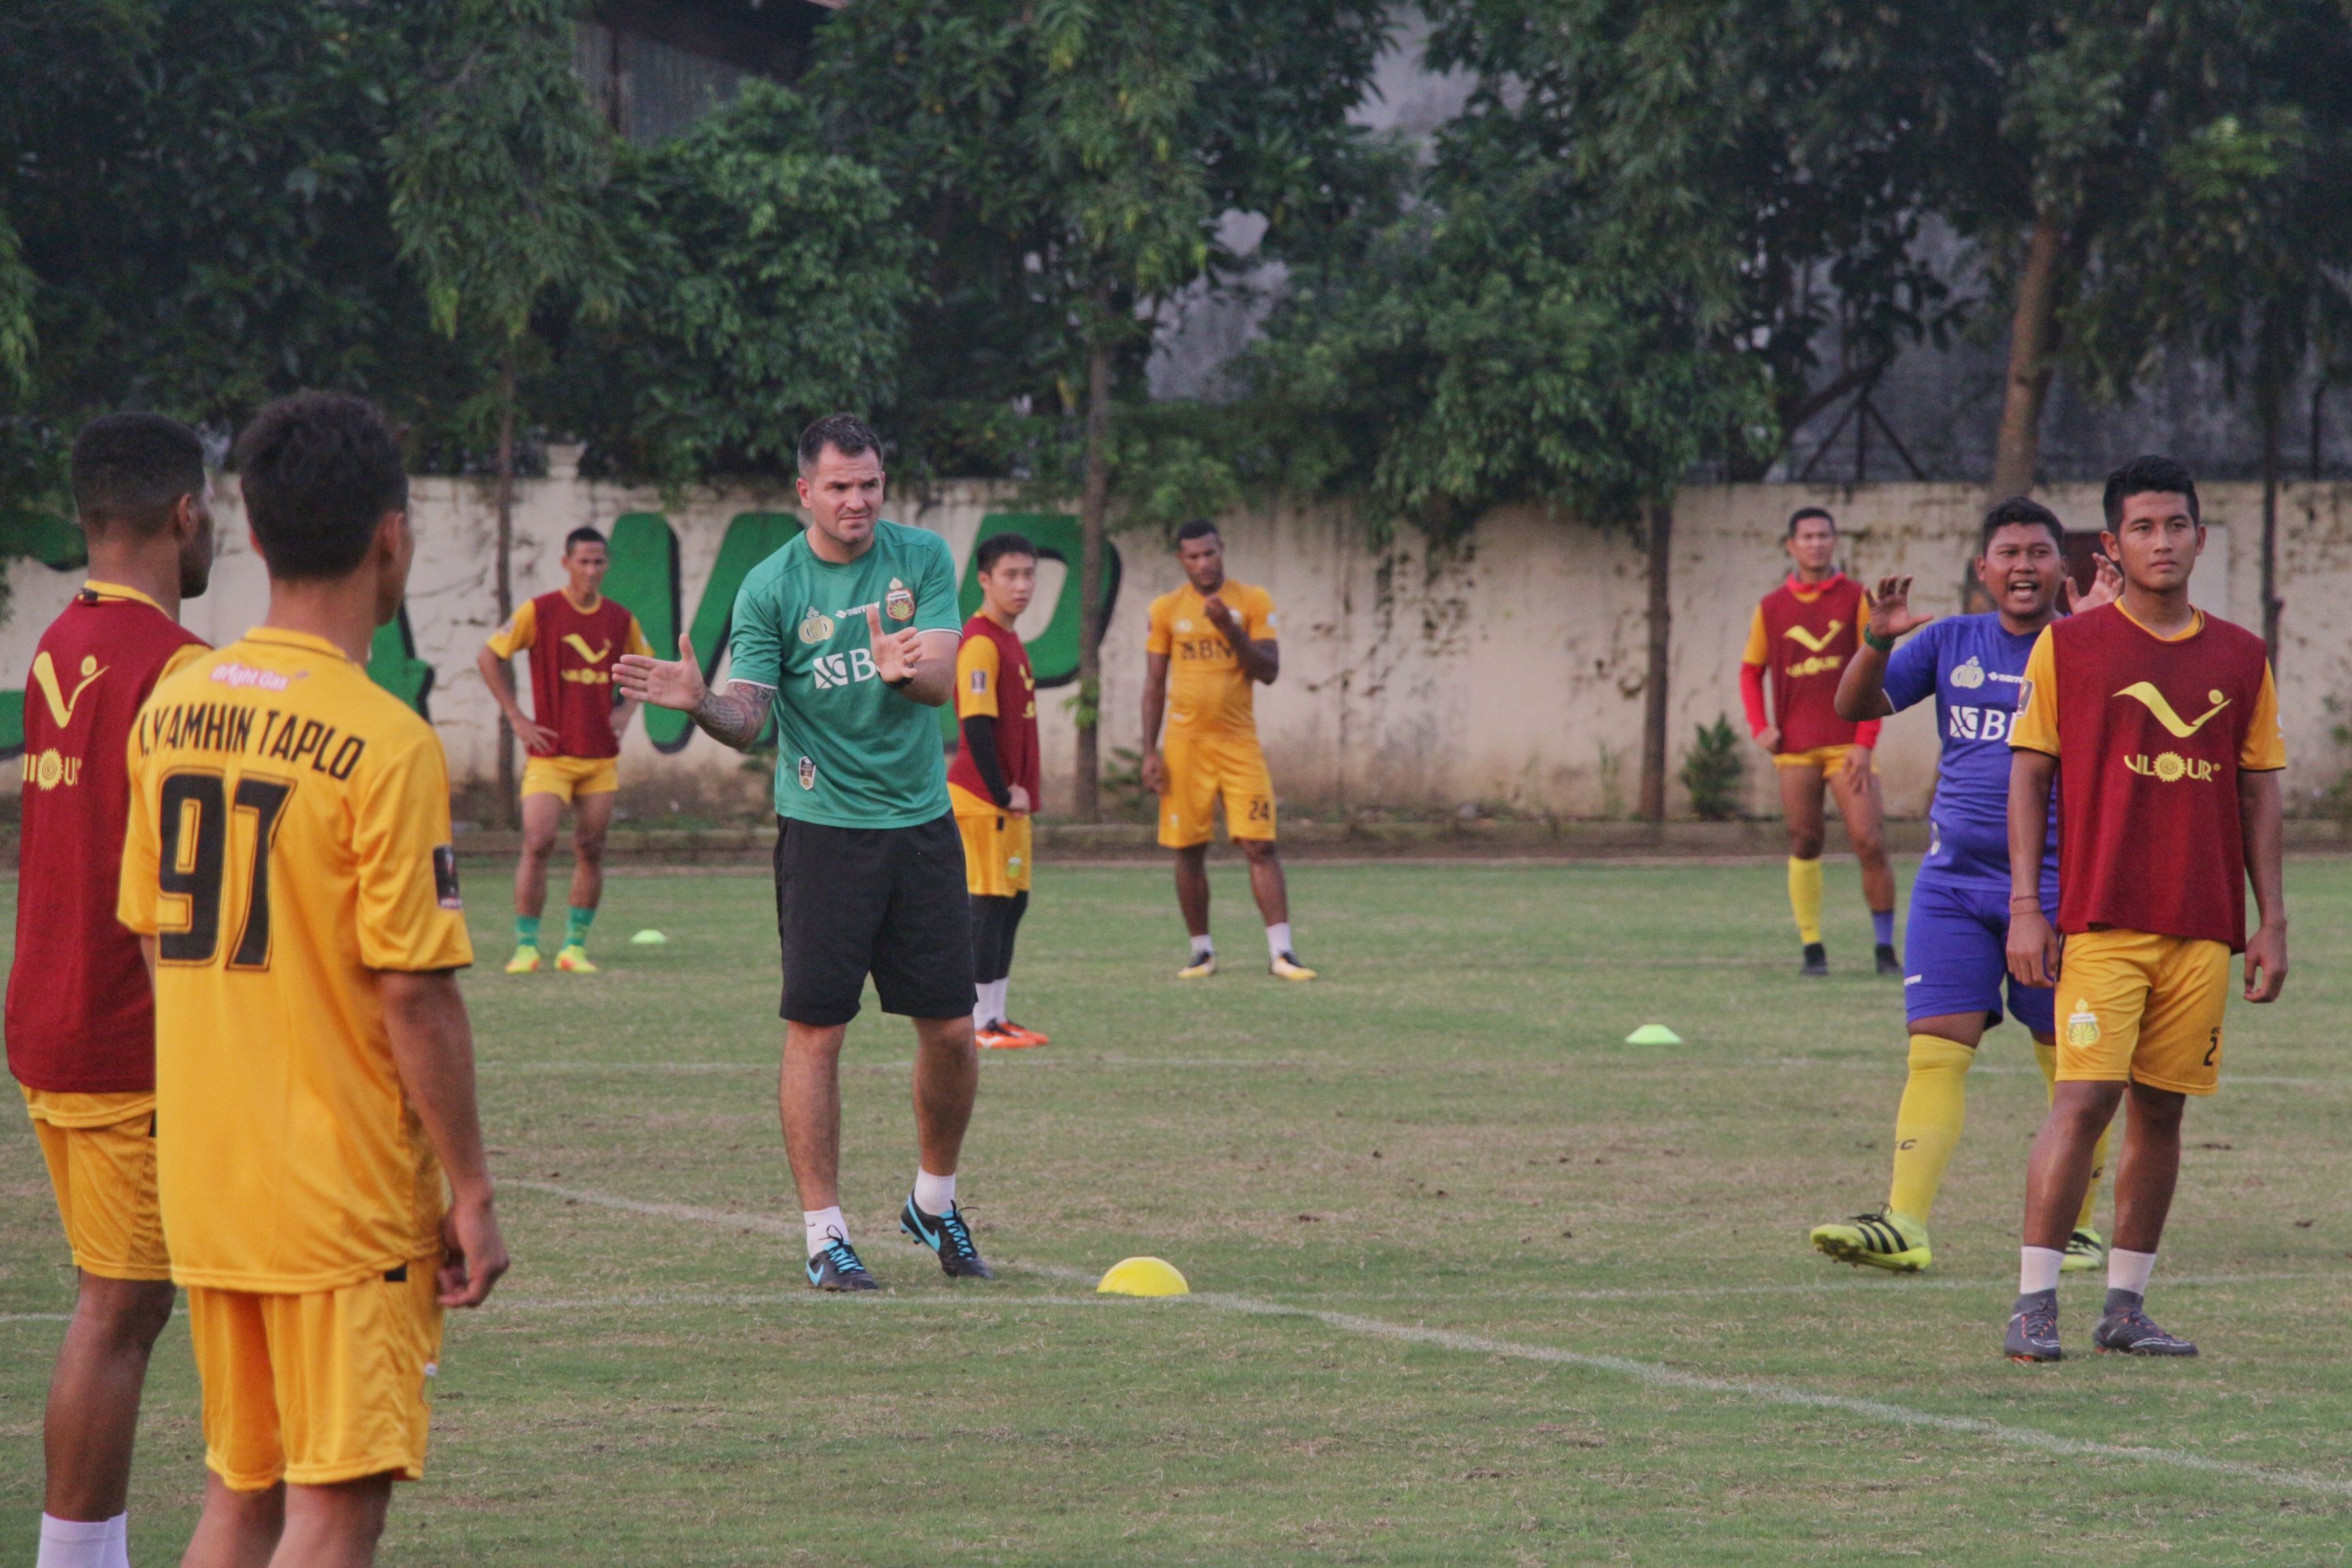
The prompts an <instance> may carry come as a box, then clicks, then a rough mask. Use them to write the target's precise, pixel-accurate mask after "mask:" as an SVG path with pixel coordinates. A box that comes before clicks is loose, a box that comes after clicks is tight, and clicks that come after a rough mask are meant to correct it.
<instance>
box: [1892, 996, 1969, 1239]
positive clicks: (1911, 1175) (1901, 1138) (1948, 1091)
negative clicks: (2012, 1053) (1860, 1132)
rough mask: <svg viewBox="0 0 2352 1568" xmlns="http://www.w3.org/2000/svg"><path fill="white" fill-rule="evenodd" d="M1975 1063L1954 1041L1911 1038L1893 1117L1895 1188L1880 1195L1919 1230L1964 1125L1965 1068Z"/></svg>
mask: <svg viewBox="0 0 2352 1568" xmlns="http://www.w3.org/2000/svg"><path fill="white" fill-rule="evenodd" d="M1976 1059H1977V1054H1976V1052H1974V1051H1972V1050H1970V1049H1969V1047H1966V1046H1964V1045H1961V1044H1959V1043H1958V1041H1956V1040H1947V1039H1942V1038H1939V1037H1937V1036H1934V1035H1914V1036H1912V1037H1911V1077H1910V1079H1909V1081H1908V1082H1906V1083H1905V1084H1904V1086H1903V1103H1902V1105H1901V1107H1900V1108H1899V1109H1897V1110H1896V1111H1895V1184H1894V1186H1893V1187H1892V1188H1891V1189H1889V1190H1888V1192H1887V1194H1886V1206H1887V1208H1888V1209H1889V1210H1890V1211H1891V1212H1893V1213H1895V1214H1898V1215H1902V1216H1903V1217H1904V1218H1905V1219H1908V1220H1916V1221H1917V1222H1919V1223H1920V1224H1921V1225H1925V1224H1927V1211H1928V1210H1929V1209H1931V1208H1933V1207H1935V1206H1936V1192H1937V1188H1939V1187H1941V1186H1942V1185H1943V1184H1944V1170H1945V1167H1946V1166H1948V1165H1949V1164H1950V1163H1952V1151H1953V1150H1954V1149H1957V1148H1958V1147H1959V1142H1960V1127H1961V1124H1962V1123H1963V1122H1965V1121H1967V1120H1968V1111H1969V1067H1970V1066H1972V1065H1973V1064H1974V1063H1975V1061H1976Z"/></svg>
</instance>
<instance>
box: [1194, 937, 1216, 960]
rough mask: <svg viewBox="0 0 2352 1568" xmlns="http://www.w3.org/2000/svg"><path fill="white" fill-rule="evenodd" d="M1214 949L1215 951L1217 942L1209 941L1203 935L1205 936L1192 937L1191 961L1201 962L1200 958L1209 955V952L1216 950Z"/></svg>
mask: <svg viewBox="0 0 2352 1568" xmlns="http://www.w3.org/2000/svg"><path fill="white" fill-rule="evenodd" d="M1216 951H1217V944H1216V943H1215V942H1211V941H1210V940H1209V939H1208V938H1207V937H1205V936H1196V937H1194V938H1193V939H1192V962H1193V963H1200V962H1201V960H1202V959H1204V958H1206V957H1208V956H1209V954H1211V953H1213V952H1216Z"/></svg>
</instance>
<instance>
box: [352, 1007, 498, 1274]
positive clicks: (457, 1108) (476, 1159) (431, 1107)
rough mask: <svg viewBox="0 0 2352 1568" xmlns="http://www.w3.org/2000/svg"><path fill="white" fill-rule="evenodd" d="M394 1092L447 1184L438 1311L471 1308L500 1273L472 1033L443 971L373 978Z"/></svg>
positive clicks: (442, 1230)
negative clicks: (394, 1074) (403, 1099)
mask: <svg viewBox="0 0 2352 1568" xmlns="http://www.w3.org/2000/svg"><path fill="white" fill-rule="evenodd" d="M376 983H377V985H378V987H379V988H380V994H381V995H382V997H383V1023H384V1030H385V1032H386V1033H387V1034H388V1035H390V1036H391V1037H392V1058H393V1063H394V1067H396V1068H398V1070H399V1073H400V1086H401V1089H403V1090H404V1092H405V1094H406V1095H407V1098H408V1103H409V1106H410V1107H411V1108H412V1109H413V1110H415V1112H416V1120H417V1121H418V1122H419V1123H420V1124H422V1126H423V1127H424V1129H425V1140H426V1141H427V1142H430V1143H431V1144H432V1145H433V1152H434V1154H435V1156H436V1157H437V1158H438V1159H439V1160H440V1162H441V1169H442V1170H443V1171H444V1172H446V1173H447V1175H448V1178H449V1192H450V1205H449V1212H448V1213H447V1214H446V1215H444V1216H443V1218H442V1221H441V1246H442V1257H441V1269H440V1276H441V1304H442V1305H443V1306H445V1307H478V1306H480V1305H481V1304H482V1302H483V1301H484V1300H487V1299H488V1296H489V1293H490V1288H491V1287H492V1286H493V1285H496V1284H497V1283H498V1280H499V1275H501V1274H504V1273H505V1272H506V1271H507V1261H508V1260H507V1244H506V1241H505V1239H504V1238H503V1237H500V1236H499V1217H498V1213H497V1210H496V1208H495V1207H494V1206H493V1204H492V1194H491V1192H490V1168H489V1161H488V1157H487V1156H486V1155H485V1154H484V1152H483V1150H482V1122H481V1116H480V1113H479V1111H478V1110H477V1109H476V1106H475V1100H474V1027H473V1025H472V1023H471V1022H470V1021H469V1020H468V1019H467V1016H466V1004H465V1000H464V998H462V997H460V996H459V995H458V994H457V975H456V974H455V973H452V972H450V971H448V970H436V971H433V972H431V973H422V974H413V973H404V972H402V971H398V970H381V971H379V972H377V975H376Z"/></svg>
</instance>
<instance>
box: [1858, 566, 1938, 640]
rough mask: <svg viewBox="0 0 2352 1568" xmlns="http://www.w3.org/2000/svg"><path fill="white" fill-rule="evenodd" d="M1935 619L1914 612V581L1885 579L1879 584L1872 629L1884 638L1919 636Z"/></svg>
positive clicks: (1872, 606)
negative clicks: (1918, 633) (1921, 630)
mask: <svg viewBox="0 0 2352 1568" xmlns="http://www.w3.org/2000/svg"><path fill="white" fill-rule="evenodd" d="M1935 618H1936V617H1935V616H1922V615H1918V614H1916V613H1915V612H1914V611H1913V610H1912V608H1911V579H1910V578H1908V577H1905V576H1885V577H1881V578H1880V579H1879V580H1878V592H1877V593H1875V594H1873V595H1871V596H1870V629H1871V630H1872V631H1874V632H1876V633H1877V634H1878V635H1879V636H1880V637H1902V636H1904V635H1906V633H1910V632H1916V631H1917V630H1918V629H1919V628H1920V627H1921V626H1926V625H1927V623H1928V622H1929V621H1932V620H1934V619H1935Z"/></svg>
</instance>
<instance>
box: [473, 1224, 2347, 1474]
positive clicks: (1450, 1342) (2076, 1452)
mask: <svg viewBox="0 0 2352 1568" xmlns="http://www.w3.org/2000/svg"><path fill="white" fill-rule="evenodd" d="M509 1184H510V1185H515V1186H522V1187H528V1188H530V1190H532V1191H534V1192H544V1193H551V1194H558V1195H561V1196H563V1197H568V1198H573V1199H576V1200H578V1201H579V1202H581V1203H585V1204H593V1205H598V1206H600V1207H604V1208H611V1209H618V1210H621V1211H623V1212H625V1213H628V1214H641V1215H651V1216H654V1217H656V1218H662V1219H678V1220H687V1221H690V1222H693V1223H696V1224H702V1225H718V1226H732V1227H734V1228H736V1229H748V1230H761V1231H767V1232H770V1233H773V1234H788V1235H793V1236H797V1235H799V1234H800V1227H799V1226H795V1225H792V1224H790V1223H788V1222H786V1221H783V1220H780V1219H777V1218H776V1217H774V1216H773V1215H738V1214H730V1213H728V1212H726V1211H725V1210H721V1209H706V1208H697V1207H694V1206H692V1205H687V1204H662V1203H646V1202H643V1201H641V1200H639V1199H636V1198H625V1197H621V1196H619V1195H617V1194H611V1193H599V1192H592V1191H589V1190H587V1189H584V1188H579V1187H560V1186H556V1185H554V1184H551V1183H547V1182H511V1183H509ZM1018 1267H1020V1268H1022V1269H1023V1270H1024V1272H1027V1273H1032V1274H1037V1275H1042V1276H1044V1277H1045V1278H1047V1279H1062V1280H1067V1281H1070V1282H1072V1283H1085V1282H1090V1281H1092V1279H1094V1278H1095V1277H1094V1276H1093V1275H1091V1274H1089V1273H1087V1272H1086V1271H1085V1270H1084V1269H1079V1268H1069V1267H1067V1266H1066V1265H1062V1264H1041V1263H1029V1264H1022V1265H1019V1266H1018ZM1182 1300H1184V1301H1187V1302H1191V1303H1195V1304H1198V1305H1201V1306H1206V1307H1211V1308H1215V1309H1217V1310H1223V1311H1228V1312H1241V1313H1245V1314H1247V1315H1249V1316H1252V1317H1265V1318H1306V1319H1309V1320H1311V1321H1315V1322H1318V1323H1321V1324H1323V1325H1324V1326H1326V1327H1327V1328H1333V1329H1337V1330H1339V1331H1341V1332H1343V1333H1350V1334H1361V1335H1365V1336H1367V1337H1369V1338H1372V1339H1381V1340H1389V1341H1392V1342H1399V1343H1405V1344H1425V1345H1433V1346H1435V1347H1436V1348H1438V1349H1440V1350H1450V1351H1460V1352H1465V1353H1467V1354H1472V1355H1487V1356H1500V1357H1504V1358H1507V1359H1509V1360H1513V1361H1527V1362H1535V1363H1542V1364H1545V1365H1551V1366H1576V1367H1583V1368H1586V1369H1588V1370H1591V1371H1593V1372H1605V1373H1614V1374H1615V1375H1617V1376H1620V1377H1627V1378H1631V1379H1633V1381H1635V1382H1637V1383H1643V1384H1649V1385H1650V1386H1652V1387H1654V1388H1675V1389H1685V1390H1688V1391H1690V1392H1692V1393H1696V1394H1726V1395H1730V1396H1732V1397H1736V1398H1740V1399H1748V1400H1754V1401H1757V1402H1759V1403H1762V1404H1766V1405H1788V1406H1794V1407H1797V1408H1801V1409H1810V1410H1834V1411H1837V1412H1840V1413H1842V1414H1843V1415H1853V1416H1858V1417H1860V1418H1861V1419H1863V1420H1865V1421H1870V1422H1874V1423H1876V1424H1878V1425H1881V1426H1904V1427H1911V1428H1915V1429H1920V1430H1926V1431H1933V1432H1949V1433H1953V1434H1956V1435H1958V1436H1968V1437H1980V1438H1983V1439H1985V1440H1986V1441H1988V1442H1991V1443H1994V1444H1996V1445H1999V1446H2000V1447H2010V1448H2028V1449H2033V1450H2036V1451H2039V1452H2042V1453H2046V1454H2058V1455H2064V1456H2068V1457H2078V1456H2079V1457H2084V1458H2107V1459H2126V1460H2131V1461H2133V1462H2136V1463H2139V1464H2146V1465H2155V1466H2159V1467H2162V1468H2170V1469H2176V1470H2189V1471H2194V1472H2196V1473H2198V1474H2200V1475H2211V1476H2226V1477H2229V1478H2231V1479H2237V1480H2250V1481H2259V1482H2262V1483H2263V1484H2264V1485H2266V1486H2279V1487H2287V1488H2291V1489H2294V1490H2297V1491H2306V1492H2317V1493H2321V1494H2323V1495H2326V1496H2328V1497H2345V1498H2352V1480H2344V1479H2338V1478H2336V1477H2333V1476H2323V1475H2316V1474H2313V1473H2311V1472H2309V1471H2305V1470H2284V1469H2273V1468H2271V1467H2269V1466H2266V1465H2254V1464H2248V1463H2246V1462H2244V1461H2243V1460H2238V1459H2216V1458H2210V1457H2209V1456H2207V1455H2204V1454H2198V1453H2192V1452H2189V1450H2186V1449H2181V1448H2147V1447H2137V1446H2133V1445H2126V1444H2116V1443H2094V1442H2089V1441H2086V1440H2084V1439H2082V1438H2078V1437H2067V1436H2061V1435H2059V1434H2058V1433H2055V1432H2044V1431H2042V1430H2040V1429H2038V1428H2036V1427H2032V1426H2011V1424H2009V1423H2007V1422H2003V1421H1987V1420H1983V1419H1981V1418H1979V1417H1976V1416H1968V1415H1937V1414H1936V1413H1935V1412H1933V1411H1927V1410H1914V1409H1912V1408H1910V1407H1909V1406H1907V1405H1892V1404H1888V1403H1886V1402H1885V1401H1884V1400H1877V1399H1856V1398H1853V1397H1852V1396H1850V1395H1847V1394H1817V1393H1815V1392H1813V1391H1812V1390H1811V1389H1804V1388H1796V1387H1792V1386H1790V1385H1789V1384H1777V1383H1764V1382H1759V1381H1755V1380H1752V1379H1748V1378H1727V1377H1713V1376H1709V1375H1708V1374H1706V1373H1696V1372H1685V1371H1683V1370H1682V1369H1680V1368H1678V1367H1671V1366H1665V1365H1662V1364H1660V1363H1656V1362H1645V1361H1635V1360H1633V1358H1632V1357H1630V1356H1616V1355H1603V1354H1598V1353H1594V1352H1588V1351H1571V1350H1561V1349H1558V1348H1556V1347H1554V1346H1551V1345H1530V1344H1520V1343H1517V1342H1513V1341H1509V1340H1496V1339H1489V1338H1487V1337H1486V1336H1485V1335H1482V1334H1465V1333H1460V1332H1457V1331H1454V1330H1451V1329H1432V1328H1425V1327H1423V1326H1421V1325H1419V1324H1413V1323H1392V1322H1390V1321H1386V1320H1384V1319H1381V1318H1366V1317H1360V1316H1358V1315H1357V1314H1355V1313H1352V1312H1332V1311H1324V1310H1318V1309H1315V1308H1311V1307H1297V1306H1291V1305H1287V1304H1286V1303H1284V1302H1280V1301H1263V1300H1257V1299H1255V1298H1254V1297H1249V1296H1230V1295H1226V1294H1223V1292H1220V1291H1199V1292H1195V1293H1194V1294H1192V1295H1191V1296H1189V1297H1185V1298H1182ZM1008 1304H1009V1303H1008Z"/></svg>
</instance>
